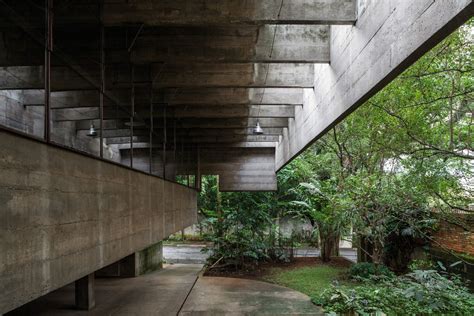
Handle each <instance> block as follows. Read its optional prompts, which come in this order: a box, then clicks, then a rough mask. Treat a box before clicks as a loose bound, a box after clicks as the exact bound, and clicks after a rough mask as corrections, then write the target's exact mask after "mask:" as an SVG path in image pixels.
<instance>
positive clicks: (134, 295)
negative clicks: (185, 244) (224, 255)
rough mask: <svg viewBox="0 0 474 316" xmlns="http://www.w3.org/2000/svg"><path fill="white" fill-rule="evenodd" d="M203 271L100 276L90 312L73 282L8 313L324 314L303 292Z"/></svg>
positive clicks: (193, 267) (176, 268) (186, 268)
mask: <svg viewBox="0 0 474 316" xmlns="http://www.w3.org/2000/svg"><path fill="white" fill-rule="evenodd" d="M201 269H202V265H199V264H174V265H166V266H165V268H164V269H162V270H160V271H156V272H153V273H149V274H146V275H142V276H139V277H136V278H98V279H96V280H95V298H96V307H95V308H94V309H93V310H91V311H81V310H76V309H75V307H74V284H71V285H68V286H66V287H63V288H61V289H59V290H57V291H55V292H52V293H50V294H48V295H45V296H43V297H41V298H39V299H37V300H36V301H34V302H31V303H30V304H27V305H25V306H23V307H22V308H20V309H18V310H16V311H14V312H13V313H9V314H8V316H11V315H15V316H17V315H35V316H37V315H39V316H43V315H48V316H83V315H93V316H95V315H97V316H98V315H100V316H102V315H108V316H134V315H137V316H138V315H140V316H143V315H144V316H148V315H158V316H174V315H177V314H178V313H179V315H183V316H190V315H231V316H232V315H323V312H322V310H321V309H320V308H319V307H317V306H315V305H313V304H312V303H311V302H310V299H309V297H307V296H306V295H304V294H302V293H299V292H296V291H293V290H291V289H288V288H284V287H281V286H277V285H274V284H270V283H266V282H259V281H254V280H244V279H234V278H214V277H199V278H198V275H199V273H200V271H201ZM196 280H197V281H196Z"/></svg>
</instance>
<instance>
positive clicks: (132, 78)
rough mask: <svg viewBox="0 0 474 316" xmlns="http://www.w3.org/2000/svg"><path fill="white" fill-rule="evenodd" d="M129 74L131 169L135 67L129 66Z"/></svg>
mask: <svg viewBox="0 0 474 316" xmlns="http://www.w3.org/2000/svg"><path fill="white" fill-rule="evenodd" d="M130 68H131V73H130V80H131V81H132V92H131V96H130V102H131V108H132V115H131V116H130V168H133V123H134V120H133V118H134V116H135V84H134V80H135V67H134V66H133V64H130Z"/></svg>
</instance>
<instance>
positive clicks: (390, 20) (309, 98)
mask: <svg viewBox="0 0 474 316" xmlns="http://www.w3.org/2000/svg"><path fill="white" fill-rule="evenodd" d="M473 14H474V4H473V2H472V0H446V1H434V0H419V1H406V0H395V1H370V0H363V1H360V2H359V18H358V20H357V23H356V24H355V27H349V26H347V27H346V26H333V27H332V28H331V36H330V38H331V45H330V46H331V54H330V55H331V64H330V65H315V78H316V79H315V83H314V89H305V91H304V102H303V107H302V108H300V109H297V110H296V117H295V119H294V120H290V124H289V128H288V129H287V130H286V131H285V132H284V135H283V139H282V140H281V141H280V143H279V144H278V148H277V151H276V169H277V170H279V169H281V168H282V167H283V166H284V165H285V164H287V163H288V162H289V161H291V160H292V159H293V158H294V157H296V155H297V154H298V153H300V152H301V151H302V150H304V149H305V148H306V147H307V146H309V145H310V144H311V143H312V142H313V141H315V140H316V139H318V138H319V137H321V136H322V135H323V134H324V133H325V132H326V131H327V130H328V129H330V128H331V127H332V126H334V125H335V124H336V123H338V122H339V121H340V120H342V119H343V118H344V117H345V116H347V115H348V114H350V113H351V112H352V111H353V110H354V109H356V108H357V106H359V105H361V104H362V103H363V102H364V101H365V100H367V99H368V98H369V97H371V96H372V95H374V94H375V93H376V92H377V91H379V90H380V89H382V88H383V87H384V86H385V85H386V84H388V83H389V82H390V81H391V80H392V79H394V78H395V77H396V76H397V75H398V74H400V73H401V72H402V71H403V70H404V69H406V68H407V67H408V66H409V65H410V64H412V63H413V62H414V61H416V60H417V59H418V58H420V57H421V56H422V54H423V53H425V52H426V51H427V50H429V49H430V48H432V47H433V46H435V45H436V44H437V43H439V42H440V41H441V40H442V39H443V38H444V37H446V36H447V35H449V34H450V33H451V32H452V31H453V30H454V29H455V28H456V27H458V26H460V25H462V24H463V23H464V22H465V21H466V20H468V19H469V18H470V17H472V16H473Z"/></svg>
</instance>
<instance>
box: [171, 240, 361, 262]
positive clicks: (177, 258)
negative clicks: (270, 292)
mask: <svg viewBox="0 0 474 316" xmlns="http://www.w3.org/2000/svg"><path fill="white" fill-rule="evenodd" d="M203 248H204V245H203V244H174V245H164V246H163V257H164V258H165V260H166V262H167V263H201V264H204V263H206V258H207V256H208V254H206V253H203V252H201V250H202V249H203ZM340 253H341V256H342V257H345V258H347V259H349V260H350V261H352V262H356V261H357V251H355V250H354V249H351V248H341V249H340ZM295 255H296V257H318V256H319V249H316V248H299V249H296V253H295Z"/></svg>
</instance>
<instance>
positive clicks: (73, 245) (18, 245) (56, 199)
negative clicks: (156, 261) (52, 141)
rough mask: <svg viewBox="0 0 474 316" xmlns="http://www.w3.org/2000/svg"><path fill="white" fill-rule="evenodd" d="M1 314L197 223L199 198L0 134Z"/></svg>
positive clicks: (180, 188) (171, 185)
mask: <svg viewBox="0 0 474 316" xmlns="http://www.w3.org/2000/svg"><path fill="white" fill-rule="evenodd" d="M0 148H1V150H0V254H1V255H0V293H1V295H0V314H2V313H5V312H7V311H9V310H11V309H13V308H15V307H17V306H20V305H22V304H24V303H26V302H28V301H31V300H33V299H35V298H37V297H39V296H41V295H44V294H46V293H48V292H50V291H52V290H54V289H57V288H59V287H62V286H64V285H66V284H68V283H70V282H72V281H74V280H77V279H79V278H81V277H83V276H85V275H87V274H89V273H92V272H94V271H96V270H98V269H100V268H102V267H104V266H107V265H109V264H111V263H113V262H116V261H118V260H120V259H121V258H124V257H126V256H128V255H130V254H132V253H134V252H136V251H139V250H142V249H145V248H147V247H148V246H149V245H151V244H154V243H156V242H158V241H160V240H162V239H164V238H165V237H167V236H168V235H170V234H172V233H174V232H176V231H178V230H180V229H182V228H184V227H187V226H190V225H192V224H193V223H195V222H196V218H197V209H196V197H197V192H196V191H194V190H192V189H189V188H186V187H184V186H180V185H178V184H174V183H171V182H167V181H164V180H162V179H159V178H157V177H152V176H149V175H145V174H143V173H140V172H135V171H132V170H129V169H126V168H123V167H120V166H117V165H114V164H111V163H107V162H104V161H100V160H97V159H92V158H89V157H86V156H82V155H78V154H76V153H73V152H70V151H67V150H64V149H61V148H57V147H53V146H48V145H46V144H43V143H41V142H37V141H33V140H30V139H26V138H23V137H20V136H16V135H13V134H10V133H8V132H4V131H0Z"/></svg>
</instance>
